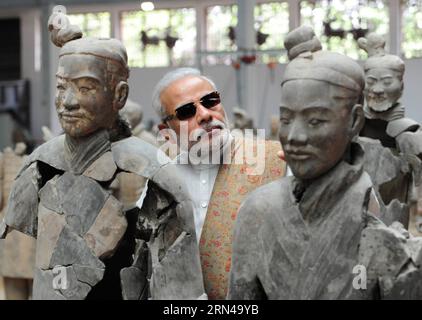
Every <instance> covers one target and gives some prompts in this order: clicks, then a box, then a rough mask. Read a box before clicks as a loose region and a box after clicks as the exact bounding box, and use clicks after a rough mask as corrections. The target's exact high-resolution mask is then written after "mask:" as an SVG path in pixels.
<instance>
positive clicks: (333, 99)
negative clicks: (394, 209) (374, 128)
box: [228, 27, 422, 299]
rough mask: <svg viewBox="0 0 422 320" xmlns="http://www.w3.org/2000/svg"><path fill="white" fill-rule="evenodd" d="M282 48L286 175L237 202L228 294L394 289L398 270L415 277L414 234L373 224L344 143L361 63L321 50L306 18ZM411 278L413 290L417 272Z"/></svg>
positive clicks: (351, 294)
mask: <svg viewBox="0 0 422 320" xmlns="http://www.w3.org/2000/svg"><path fill="white" fill-rule="evenodd" d="M285 47H286V49H287V50H288V54H289V58H290V60H291V61H290V63H289V64H288V65H287V67H286V70H285V73H284V79H283V82H282V98H281V106H280V141H281V144H282V146H283V150H284V152H285V158H286V161H287V164H288V165H289V167H290V168H291V171H292V173H293V176H290V177H285V178H281V179H279V180H277V181H275V182H272V183H270V184H267V185H265V186H263V187H260V188H259V189H257V190H256V191H254V192H253V193H252V194H251V195H250V196H249V197H248V198H247V200H246V201H245V202H244V203H243V204H242V206H241V208H240V211H239V214H238V218H237V222H236V229H235V232H234V245H233V256H232V261H233V266H232V270H231V275H230V288H229V293H228V298H229V299H373V298H377V297H382V298H400V297H403V295H402V292H405V293H409V291H406V290H403V289H406V288H407V287H406V286H407V285H408V281H409V279H411V278H407V277H408V276H410V277H412V276H413V277H414V278H415V277H419V279H422V277H421V276H420V275H422V273H421V272H420V270H419V269H418V268H419V266H420V262H421V252H422V243H421V242H420V241H419V239H416V240H415V239H413V238H411V236H410V235H408V234H407V233H406V230H404V228H403V227H402V226H401V225H400V224H398V223H397V224H395V225H394V226H393V227H387V226H386V225H385V224H384V223H383V221H382V220H383V218H384V217H383V211H381V209H380V205H379V201H378V199H377V196H376V194H375V192H374V189H373V184H372V182H371V179H370V177H369V175H368V174H367V173H366V172H365V171H364V170H363V163H364V154H363V150H362V148H361V147H360V145H359V144H357V143H355V142H354V141H355V139H356V137H357V135H358V134H359V132H360V130H361V129H362V127H363V125H364V112H363V107H362V105H361V104H360V101H361V98H362V90H363V88H364V85H365V80H364V74H363V71H362V69H361V68H360V66H359V64H357V63H356V62H355V61H353V60H352V59H350V58H348V57H346V56H344V55H340V54H336V53H332V52H326V51H321V44H320V42H319V40H318V39H317V38H316V37H315V35H314V32H313V30H312V29H311V28H310V27H300V28H298V29H295V30H293V31H292V32H291V33H290V34H288V35H287V37H286V39H285ZM298 92H299V93H300V94H298ZM387 241H389V243H390V244H391V246H388V247H386V246H385V243H386V242H387ZM409 248H413V249H412V250H409ZM418 254H419V255H418ZM356 270H358V271H359V270H362V272H364V273H365V274H364V277H362V279H363V280H362V279H360V278H359V275H357V274H355V272H356ZM356 277H358V279H357V280H358V281H355V280H356ZM414 278H413V279H414ZM360 280H362V281H360ZM412 281H414V280H412ZM414 282H415V283H416V282H417V283H418V284H417V285H419V287H416V289H417V290H415V291H414V292H413V293H414V294H415V296H418V295H419V297H420V296H421V292H420V291H421V290H420V289H418V288H420V284H421V280H417V281H414ZM399 289H400V290H399ZM418 290H419V291H418ZM406 297H409V295H408V296H406ZM412 297H413V296H412Z"/></svg>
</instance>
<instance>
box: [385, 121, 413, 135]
mask: <svg viewBox="0 0 422 320" xmlns="http://www.w3.org/2000/svg"><path fill="white" fill-rule="evenodd" d="M420 127H421V126H420V124H419V123H418V122H416V121H415V120H413V119H410V118H400V119H397V120H392V121H390V122H389V123H388V125H387V129H386V132H387V134H388V135H389V136H390V137H392V138H396V137H397V136H399V135H400V134H402V133H403V132H408V131H410V132H415V131H417V130H419V129H420Z"/></svg>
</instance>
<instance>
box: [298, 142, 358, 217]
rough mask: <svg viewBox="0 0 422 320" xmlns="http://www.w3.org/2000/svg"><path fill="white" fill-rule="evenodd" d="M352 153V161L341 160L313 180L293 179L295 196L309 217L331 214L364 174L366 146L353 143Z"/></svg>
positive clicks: (301, 210) (302, 211)
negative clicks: (364, 149) (334, 207)
mask: <svg viewBox="0 0 422 320" xmlns="http://www.w3.org/2000/svg"><path fill="white" fill-rule="evenodd" d="M350 153H351V160H350V162H347V161H346V160H342V161H340V162H339V163H338V164H337V165H336V166H335V167H334V168H332V169H331V170H330V171H328V172H327V173H326V174H324V175H323V176H322V177H319V178H317V179H315V180H312V181H301V180H299V179H296V178H294V179H293V186H292V190H293V193H294V198H295V199H296V201H297V203H298V204H299V209H300V212H301V213H302V216H303V219H304V220H305V221H308V222H312V221H314V220H317V219H319V218H320V217H322V216H324V215H326V214H328V213H329V212H330V210H331V208H332V207H333V206H334V205H335V204H336V203H337V202H338V201H339V199H340V198H341V197H342V195H343V194H344V193H345V192H346V191H347V190H348V189H349V188H350V187H351V186H352V185H353V184H354V183H355V182H357V181H358V180H359V178H360V177H361V176H362V173H363V160H364V152H363V149H362V147H361V146H360V145H359V144H357V143H352V144H351V146H350Z"/></svg>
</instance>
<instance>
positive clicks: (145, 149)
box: [111, 136, 170, 178]
mask: <svg viewBox="0 0 422 320" xmlns="http://www.w3.org/2000/svg"><path fill="white" fill-rule="evenodd" d="M111 152H112V153H113V159H114V161H115V162H116V165H117V167H118V168H119V169H121V170H123V171H128V172H131V173H135V174H137V175H140V176H143V177H146V178H152V177H153V176H154V175H155V173H156V172H157V171H158V170H159V168H160V167H161V166H163V165H164V164H167V163H169V162H170V159H169V158H168V157H167V155H166V154H165V153H164V152H162V151H161V150H160V149H158V148H157V147H155V146H153V145H151V144H150V143H148V142H146V141H143V140H141V139H139V138H136V137H133V136H132V137H129V138H126V139H123V140H120V141H117V142H114V143H113V144H112V145H111Z"/></svg>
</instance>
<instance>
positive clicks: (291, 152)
mask: <svg viewBox="0 0 422 320" xmlns="http://www.w3.org/2000/svg"><path fill="white" fill-rule="evenodd" d="M284 151H285V153H286V157H288V158H289V159H291V160H294V161H304V160H308V159H309V158H310V157H311V156H312V154H311V153H309V152H306V151H302V150H300V149H289V148H285V150H284Z"/></svg>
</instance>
